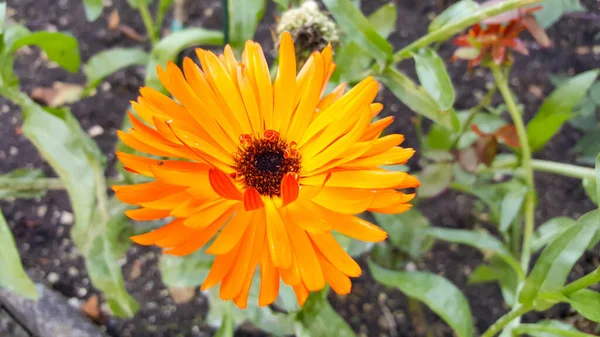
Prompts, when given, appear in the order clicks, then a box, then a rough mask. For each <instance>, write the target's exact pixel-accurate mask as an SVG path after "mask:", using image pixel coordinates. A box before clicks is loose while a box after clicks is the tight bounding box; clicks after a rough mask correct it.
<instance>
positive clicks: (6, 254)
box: [0, 213, 38, 299]
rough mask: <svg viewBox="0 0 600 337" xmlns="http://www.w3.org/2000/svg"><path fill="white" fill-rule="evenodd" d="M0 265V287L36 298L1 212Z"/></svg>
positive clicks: (33, 286)
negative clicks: (0, 269) (0, 270)
mask: <svg viewBox="0 0 600 337" xmlns="http://www.w3.org/2000/svg"><path fill="white" fill-rule="evenodd" d="M0 266H2V272H1V273H0V288H5V289H8V290H9V291H11V292H14V293H16V294H18V295H21V296H23V297H27V298H31V299H37V298H38V293H37V290H35V285H34V284H33V282H32V281H31V280H30V279H29V277H28V276H27V274H26V273H25V270H23V265H22V264H21V257H20V256H19V251H18V250H17V246H16V245H15V239H14V238H13V236H12V233H11V232H10V228H8V224H7V223H6V220H5V219H4V216H3V215H2V213H0Z"/></svg>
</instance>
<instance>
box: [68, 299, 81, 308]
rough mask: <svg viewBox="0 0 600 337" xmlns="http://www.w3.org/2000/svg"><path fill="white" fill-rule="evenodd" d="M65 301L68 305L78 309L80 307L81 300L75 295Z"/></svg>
mask: <svg viewBox="0 0 600 337" xmlns="http://www.w3.org/2000/svg"><path fill="white" fill-rule="evenodd" d="M67 303H69V305H70V306H71V307H73V308H75V309H79V308H81V302H80V301H79V299H77V298H75V297H71V298H69V300H68V301H67Z"/></svg>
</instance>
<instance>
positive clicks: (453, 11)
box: [429, 0, 479, 32]
mask: <svg viewBox="0 0 600 337" xmlns="http://www.w3.org/2000/svg"><path fill="white" fill-rule="evenodd" d="M478 11H479V4H478V3H476V2H475V1H472V0H462V1H459V2H457V3H455V4H453V5H452V6H450V7H448V8H446V10H444V11H443V12H442V13H440V15H438V16H436V17H435V19H433V20H432V21H431V23H430V24H429V31H430V32H432V31H434V30H438V29H441V28H443V27H444V26H447V25H451V24H453V23H456V22H458V21H460V20H462V19H464V18H466V17H469V16H471V15H474V14H475V13H477V12H478Z"/></svg>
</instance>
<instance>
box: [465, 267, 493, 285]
mask: <svg viewBox="0 0 600 337" xmlns="http://www.w3.org/2000/svg"><path fill="white" fill-rule="evenodd" d="M496 280H498V276H496V273H494V270H492V268H490V266H488V265H485V264H481V265H479V266H477V268H475V270H473V272H472V273H471V275H469V280H468V281H467V284H469V285H471V284H482V283H490V282H494V281H496Z"/></svg>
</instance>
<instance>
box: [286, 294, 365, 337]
mask: <svg viewBox="0 0 600 337" xmlns="http://www.w3.org/2000/svg"><path fill="white" fill-rule="evenodd" d="M296 320H297V321H298V322H299V324H298V326H297V331H298V330H300V332H299V333H297V335H298V336H310V337H331V336H336V337H355V336H356V334H355V333H354V331H353V330H352V328H350V326H349V325H348V323H346V321H344V319H343V318H342V317H341V316H340V315H338V313H337V312H335V310H334V309H333V308H332V307H331V304H329V302H328V301H327V289H324V290H321V291H319V292H316V293H311V294H310V296H309V297H308V299H307V300H306V303H304V306H303V307H302V310H301V311H300V312H298V314H297V315H296Z"/></svg>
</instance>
